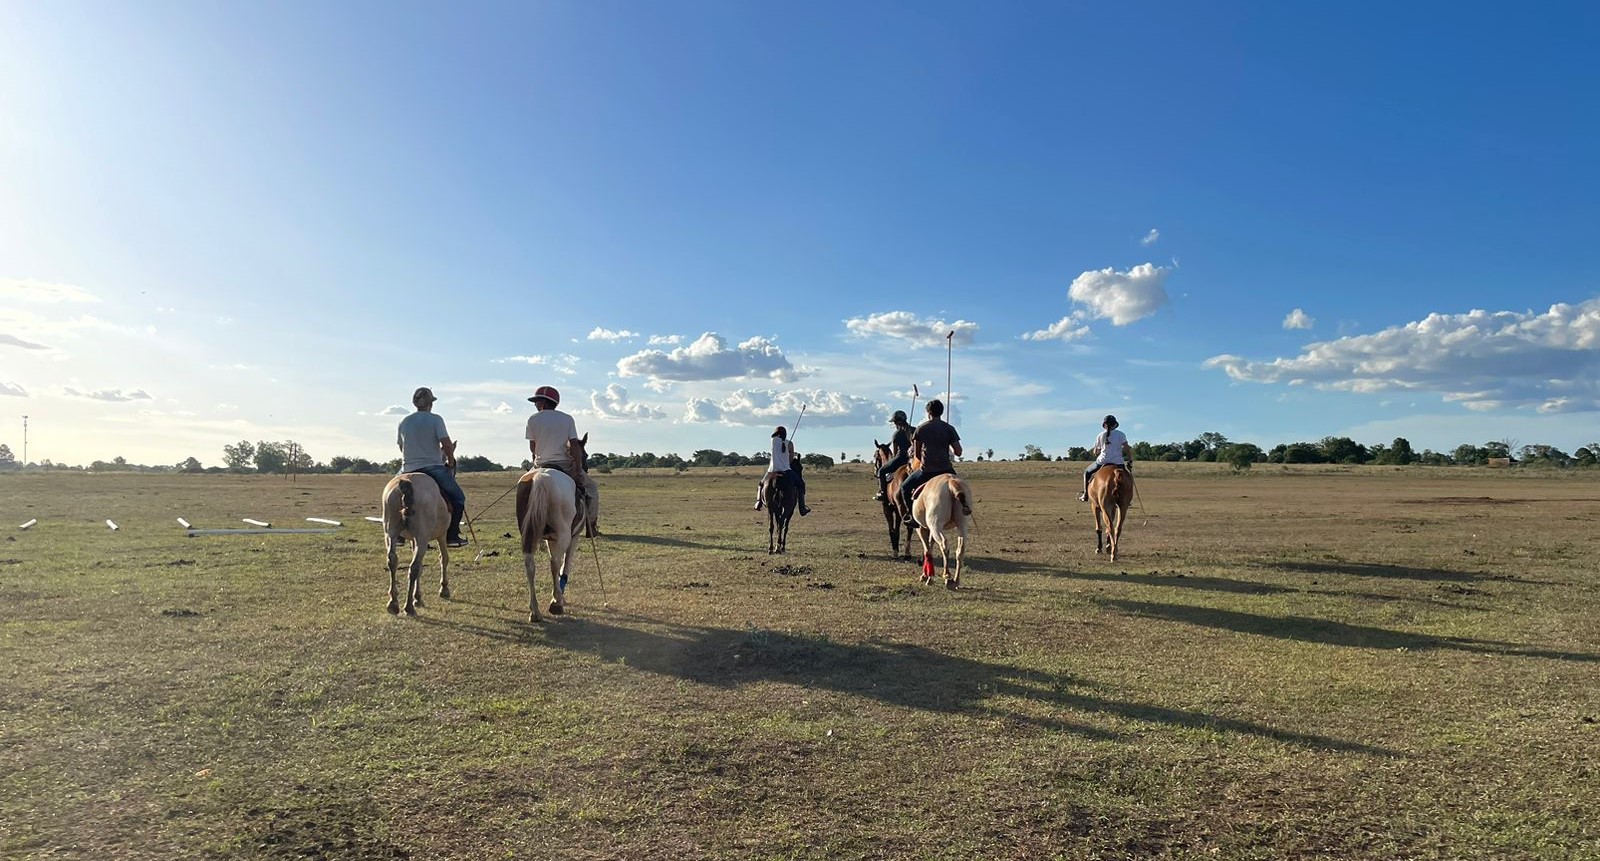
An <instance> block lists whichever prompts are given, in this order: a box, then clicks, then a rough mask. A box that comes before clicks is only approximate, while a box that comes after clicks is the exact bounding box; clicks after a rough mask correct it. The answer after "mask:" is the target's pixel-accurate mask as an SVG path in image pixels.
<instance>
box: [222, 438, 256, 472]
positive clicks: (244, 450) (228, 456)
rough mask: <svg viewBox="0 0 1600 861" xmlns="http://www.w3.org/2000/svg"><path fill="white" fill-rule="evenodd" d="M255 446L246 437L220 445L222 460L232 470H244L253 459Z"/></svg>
mask: <svg viewBox="0 0 1600 861" xmlns="http://www.w3.org/2000/svg"><path fill="white" fill-rule="evenodd" d="M255 458H256V447H255V446H254V445H251V444H250V441H249V440H247V439H242V440H239V441H238V442H237V443H234V444H233V445H225V446H223V447H222V462H223V463H225V464H227V465H228V468H229V469H231V470H233V471H234V472H244V471H245V470H246V469H248V468H249V467H250V464H251V463H252V462H254V461H255Z"/></svg>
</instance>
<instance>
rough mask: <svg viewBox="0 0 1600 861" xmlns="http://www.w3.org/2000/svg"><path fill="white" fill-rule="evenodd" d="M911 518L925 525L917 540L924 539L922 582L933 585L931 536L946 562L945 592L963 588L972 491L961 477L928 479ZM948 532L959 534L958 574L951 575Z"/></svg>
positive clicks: (940, 476) (939, 476) (941, 476)
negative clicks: (962, 579) (946, 531)
mask: <svg viewBox="0 0 1600 861" xmlns="http://www.w3.org/2000/svg"><path fill="white" fill-rule="evenodd" d="M911 516H912V517H913V518H915V519H916V521H917V522H918V523H920V524H922V527H921V528H920V529H918V530H917V537H918V538H920V539H922V582H924V583H931V582H933V554H932V553H930V552H929V551H928V539H929V537H930V536H931V537H932V538H933V541H934V543H935V544H937V545H939V557H940V559H942V560H943V562H944V585H945V588H946V589H956V588H959V587H960V586H961V567H962V564H963V563H964V562H965V561H966V558H967V532H968V530H969V529H970V528H971V523H972V489H971V488H970V487H968V486H967V481H966V479H964V478H961V477H960V476H956V475H951V474H949V473H946V474H944V475H936V476H934V477H933V478H930V479H928V483H927V484H924V485H923V486H922V487H921V489H920V490H919V491H918V493H917V498H916V499H915V500H914V501H913V502H912V503H911ZM946 529H954V530H955V531H956V573H955V576H951V574H950V552H949V547H948V545H947V542H946V540H945V535H944V532H945V530H946Z"/></svg>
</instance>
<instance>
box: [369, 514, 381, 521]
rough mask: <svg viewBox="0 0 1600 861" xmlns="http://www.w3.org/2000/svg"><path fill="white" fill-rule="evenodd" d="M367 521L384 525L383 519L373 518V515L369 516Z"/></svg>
mask: <svg viewBox="0 0 1600 861" xmlns="http://www.w3.org/2000/svg"><path fill="white" fill-rule="evenodd" d="M367 519H368V520H370V521H372V522H373V523H382V522H383V518H381V517H373V516H371V515H368V516H367Z"/></svg>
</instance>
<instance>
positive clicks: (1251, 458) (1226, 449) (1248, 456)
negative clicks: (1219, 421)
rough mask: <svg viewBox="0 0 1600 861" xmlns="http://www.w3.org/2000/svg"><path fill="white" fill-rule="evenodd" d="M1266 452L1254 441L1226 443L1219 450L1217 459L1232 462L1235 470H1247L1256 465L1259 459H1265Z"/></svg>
mask: <svg viewBox="0 0 1600 861" xmlns="http://www.w3.org/2000/svg"><path fill="white" fill-rule="evenodd" d="M1266 457H1267V456H1266V453H1265V452H1263V451H1262V450H1261V447H1260V446H1258V445H1256V444H1255V443H1253V442H1231V443H1225V444H1224V445H1223V446H1222V449H1221V450H1220V451H1218V452H1217V460H1219V461H1221V462H1223V463H1227V464H1231V465H1232V466H1233V468H1234V469H1235V470H1245V469H1249V468H1250V467H1252V466H1254V465H1255V463H1256V462H1257V461H1260V460H1265V459H1266Z"/></svg>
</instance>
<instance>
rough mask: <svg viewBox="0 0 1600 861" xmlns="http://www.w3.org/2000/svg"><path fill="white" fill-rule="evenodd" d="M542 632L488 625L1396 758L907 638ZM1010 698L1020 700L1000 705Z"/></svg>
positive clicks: (1044, 721)
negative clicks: (1112, 692)
mask: <svg viewBox="0 0 1600 861" xmlns="http://www.w3.org/2000/svg"><path fill="white" fill-rule="evenodd" d="M613 618H614V619H616V621H612V619H613ZM521 627H532V626H521ZM463 630H465V631H467V632H468V633H474V631H472V630H471V629H468V628H463ZM542 630H543V632H544V635H543V636H542V637H534V636H531V635H520V634H515V633H511V632H505V633H497V632H492V631H491V632H485V635H487V636H492V637H495V638H499V639H510V640H512V641H519V640H520V641H523V642H529V643H535V642H537V643H539V644H541V645H544V646H548V647H553V648H560V649H566V650H569V651H573V652H578V653H583V654H588V655H593V656H594V657H596V658H598V659H600V660H602V661H606V662H609V663H617V664H621V665H624V666H627V667H629V668H631V669H634V670H637V671H640V672H645V673H651V674H655V675H660V676H665V677H669V678H675V679H683V680H686V681H691V682H695V683H698V684H705V685H711V686H714V687H719V688H727V689H735V688H739V687H742V686H745V685H751V684H758V683H762V682H772V681H777V682H784V683H789V684H794V685H799V686H803V687H808V688H817V689H823V690H831V691H835V692H839V693H844V694H849V695H852V696H859V697H864V698H867V699H871V700H876V701H878V702H882V703H886V704H889V705H894V706H900V707H903V708H910V709H916V710H919V711H926V712H933V713H937V714H952V715H975V716H983V717H994V718H1001V719H1006V720H1010V721H1015V722H1017V723H1020V724H1026V725H1031V726H1035V727H1038V728H1041V729H1045V730H1051V731H1061V732H1070V733H1075V734H1078V735H1082V736H1084V737H1086V738H1090V739H1095V740H1104V741H1118V742H1127V741H1132V740H1134V737H1135V736H1136V735H1137V732H1136V731H1135V732H1134V733H1131V734H1130V733H1126V732H1121V731H1117V730H1111V729H1105V728H1102V727H1098V726H1094V725H1092V724H1089V723H1085V722H1082V721H1079V720H1074V719H1071V718H1070V717H1068V715H1070V714H1073V713H1078V714H1087V715H1093V716H1103V717H1109V718H1113V719H1127V720H1135V721H1140V722H1144V723H1153V724H1160V725H1163V726H1168V727H1175V728H1183V729H1207V730H1220V731H1224V732H1229V733H1234V734H1238V735H1243V736H1253V737H1257V738H1264V739H1270V740H1274V741H1278V742H1283V743H1287V744H1293V745H1297V746H1301V747H1305V748H1310V749H1315V750H1320V751H1328V752H1339V753H1356V754H1366V755H1377V756H1395V755H1397V754H1395V753H1394V752H1393V751H1389V750H1385V749H1382V748H1378V747H1374V746H1371V745H1367V744H1363V743H1360V742H1353V741H1347V740H1343V739H1338V738H1333V737H1329V736H1323V735H1317V734H1311V733H1300V732H1295V731H1292V730H1285V729H1280V728H1277V727H1273V726H1268V725H1266V724H1262V723H1256V722H1254V721H1248V720H1241V719H1235V718H1227V717H1221V716H1218V715H1212V714H1208V713H1206V712H1202V711H1196V710H1189V709H1180V708H1172V707H1168V706H1161V705H1156V704H1152V703H1141V702H1129V701H1123V700H1119V699H1116V698H1114V697H1111V696H1108V695H1106V694H1105V693H1104V691H1103V690H1102V686H1100V685H1098V684H1096V683H1093V682H1090V681H1086V680H1083V679H1078V678H1075V677H1073V676H1071V675H1068V674H1056V673H1049V672H1044V671H1040V670H1033V669H1027V668H1023V667H1016V666H1012V665H1008V664H1003V663H995V662H989V661H982V660H976V659H972V658H964V657H957V656H953V655H948V654H944V653H942V652H938V651H935V650H933V649H929V648H927V647H924V646H919V645H915V644H909V643H898V642H884V641H865V642H860V643H844V642H838V641H835V640H833V639H831V638H829V637H827V636H825V635H820V634H801V633H792V632H786V631H773V630H766V629H758V628H755V627H753V626H752V627H748V628H745V629H743V630H738V629H731V628H717V627H711V626H702V625H688V624H681V623H674V622H667V621H663V620H659V619H650V618H647V617H642V616H631V617H630V616H627V615H625V614H614V616H613V617H612V618H608V619H600V618H568V619H564V620H562V621H561V622H560V623H558V624H552V625H548V626H545V627H544V628H543V629H542ZM1013 701H1014V702H1019V703H1021V704H1022V705H1020V706H1013V707H1008V706H1006V705H999V703H1007V702H1013Z"/></svg>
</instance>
